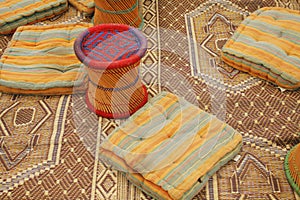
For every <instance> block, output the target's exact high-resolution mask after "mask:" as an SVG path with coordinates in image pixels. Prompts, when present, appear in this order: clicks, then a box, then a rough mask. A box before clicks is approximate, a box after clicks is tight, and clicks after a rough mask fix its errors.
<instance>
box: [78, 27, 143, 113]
mask: <svg viewBox="0 0 300 200" xmlns="http://www.w3.org/2000/svg"><path fill="white" fill-rule="evenodd" d="M146 49H147V41H146V38H145V37H144V36H143V34H142V33H141V32H140V31H139V30H138V29H136V28H134V27H131V26H128V25H124V24H101V25H97V26H95V27H91V28H89V29H87V30H85V31H84V32H83V33H82V34H81V35H80V36H79V37H78V38H77V39H76V41H75V43H74V50H75V54H76V56H77V57H78V59H79V60H80V61H81V62H82V63H84V65H85V66H86V71H87V73H88V77H89V83H88V89H87V92H86V103H87V106H88V108H89V109H90V110H92V111H93V112H95V113H96V114H97V115H100V116H103V117H106V118H125V117H128V116H130V115H131V114H133V113H134V112H135V111H137V110H138V109H139V108H141V107H142V106H143V105H144V104H145V103H146V102H147V100H148V94H147V90H146V87H145V86H144V85H143V83H142V81H141V79H140V76H139V66H140V60H141V58H142V57H143V56H144V54H145V52H146Z"/></svg>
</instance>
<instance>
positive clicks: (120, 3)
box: [94, 0, 143, 28]
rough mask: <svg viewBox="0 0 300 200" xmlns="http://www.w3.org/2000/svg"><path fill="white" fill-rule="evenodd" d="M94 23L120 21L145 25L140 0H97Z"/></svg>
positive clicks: (138, 26) (139, 26)
mask: <svg viewBox="0 0 300 200" xmlns="http://www.w3.org/2000/svg"><path fill="white" fill-rule="evenodd" d="M95 7H96V9H95V15H94V24H95V25H98V24H103V23H118V24H127V25H130V26H133V27H136V28H141V27H142V26H143V19H142V16H141V12H140V11H139V9H140V8H141V7H140V6H139V1H138V0H117V1H116V0H95Z"/></svg>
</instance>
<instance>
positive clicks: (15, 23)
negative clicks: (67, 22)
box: [0, 0, 68, 34]
mask: <svg viewBox="0 0 300 200" xmlns="http://www.w3.org/2000/svg"><path fill="white" fill-rule="evenodd" d="M67 9H68V2H67V0H0V34H8V33H11V32H13V31H14V30H16V29H17V28H18V27H19V26H22V25H26V24H33V23H36V22H39V21H41V20H44V19H48V18H51V17H53V16H55V15H58V14H60V13H62V12H64V11H66V10H67Z"/></svg>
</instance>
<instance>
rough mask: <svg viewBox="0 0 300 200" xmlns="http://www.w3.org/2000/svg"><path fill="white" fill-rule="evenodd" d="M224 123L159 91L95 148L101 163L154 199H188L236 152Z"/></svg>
mask: <svg viewBox="0 0 300 200" xmlns="http://www.w3.org/2000/svg"><path fill="white" fill-rule="evenodd" d="M241 143H242V136H241V135H240V134H239V133H238V132H237V131H235V130H234V129H233V128H232V127H230V126H228V125H227V124H226V123H224V122H222V121H220V120H218V119H217V118H216V117H214V116H212V115H210V114H209V113H206V112H204V111H203V110H201V109H199V108H198V107H196V106H194V105H192V104H190V103H188V102H187V101H185V100H183V99H181V98H180V97H178V96H176V95H174V94H171V93H167V92H163V93H161V94H159V95H157V96H156V97H154V98H152V99H151V100H150V101H149V102H148V103H147V104H146V105H145V106H144V107H143V108H141V109H140V110H139V111H138V112H136V113H135V114H134V115H132V116H131V117H130V118H129V119H128V120H127V121H126V122H125V123H124V124H123V125H122V126H121V127H119V128H118V129H116V130H115V131H114V132H113V133H112V134H110V135H109V137H108V138H107V140H105V141H104V142H103V143H102V144H101V148H100V155H101V158H102V160H103V161H104V162H107V163H109V164H111V165H112V166H114V167H115V168H116V169H117V170H120V171H122V172H124V174H126V176H127V178H128V179H129V180H130V181H132V182H133V183H134V184H135V185H136V186H138V187H140V188H141V189H143V190H144V191H146V192H147V193H149V194H150V195H152V196H153V197H154V198H157V199H192V197H193V196H194V195H196V194H197V193H198V192H199V190H201V188H202V187H203V186H204V185H205V183H206V182H207V180H208V178H209V177H210V176H211V175H212V174H213V173H215V172H216V171H217V170H218V169H219V168H220V167H221V166H223V165H224V164H225V163H227V162H228V161H229V160H230V159H231V158H233V157H234V156H235V155H236V154H237V153H238V152H239V150H240V147H241Z"/></svg>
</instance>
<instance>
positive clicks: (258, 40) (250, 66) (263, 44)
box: [222, 7, 300, 89]
mask: <svg viewBox="0 0 300 200" xmlns="http://www.w3.org/2000/svg"><path fill="white" fill-rule="evenodd" d="M222 51H223V53H222V59H223V60H224V61H225V62H226V63H228V64H229V65H231V66H233V67H235V68H237V69H240V70H242V71H245V72H248V73H250V74H252V75H255V76H258V77H260V78H263V79H265V80H268V81H270V82H272V83H275V84H277V85H278V86H280V87H282V88H286V89H297V88H299V87H300V11H296V10H290V9H286V8H273V7H265V8H262V9H259V10H257V11H255V12H254V13H252V14H251V15H250V16H249V17H247V18H246V19H245V20H244V21H243V22H242V23H241V24H240V26H239V27H238V28H237V30H236V31H235V32H234V34H233V36H232V37H231V38H230V39H229V40H228V41H227V43H226V44H225V45H224V47H223V49H222Z"/></svg>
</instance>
